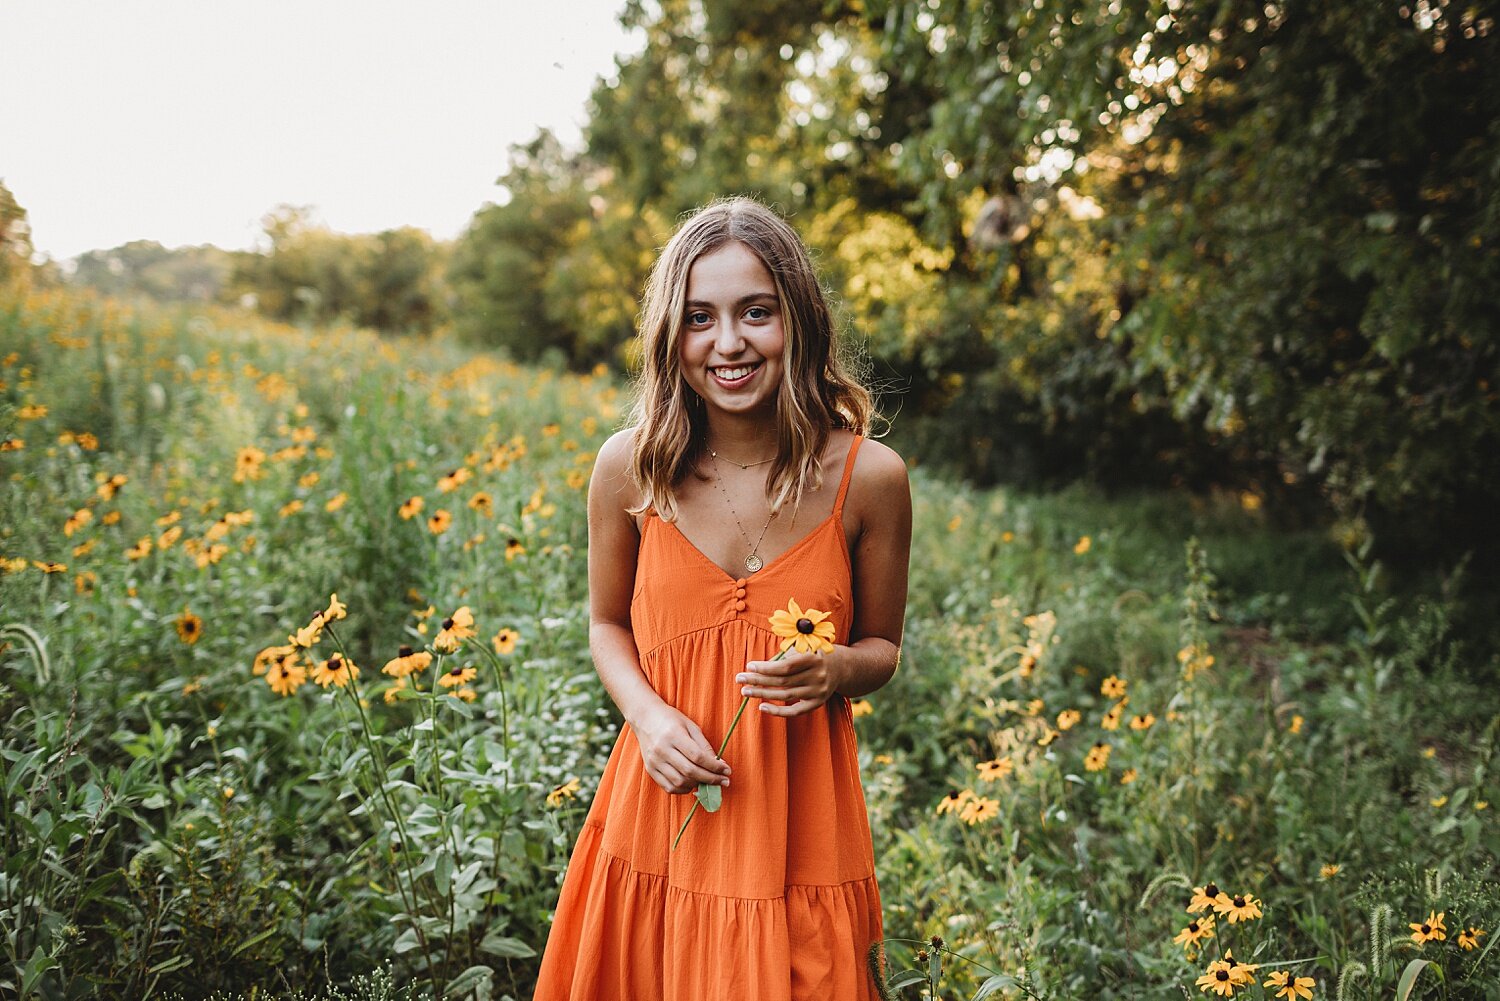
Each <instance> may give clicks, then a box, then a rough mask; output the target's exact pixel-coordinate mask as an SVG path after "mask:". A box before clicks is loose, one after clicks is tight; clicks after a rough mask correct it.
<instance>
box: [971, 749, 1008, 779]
mask: <svg viewBox="0 0 1500 1001" xmlns="http://www.w3.org/2000/svg"><path fill="white" fill-rule="evenodd" d="M978 767H979V777H980V778H981V779H983V780H984V781H986V782H999V781H1000V780H1001V779H1003V778H1005V777H1006V776H1008V775H1009V774H1010V773H1011V772H1013V771H1015V770H1016V763H1015V762H1014V761H1012V760H1011V759H1010V756H1009V755H1006V756H1005V757H1000V758H995V759H994V760H993V761H981V762H980V763H979V766H978Z"/></svg>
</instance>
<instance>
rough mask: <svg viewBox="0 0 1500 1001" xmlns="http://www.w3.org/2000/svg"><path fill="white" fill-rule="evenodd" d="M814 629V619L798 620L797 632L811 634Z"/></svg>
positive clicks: (804, 634)
mask: <svg viewBox="0 0 1500 1001" xmlns="http://www.w3.org/2000/svg"><path fill="white" fill-rule="evenodd" d="M813 629H814V626H813V621H812V619H798V620H797V632H799V633H801V634H802V635H803V636H807V635H809V634H810V633H811V632H812V631H813Z"/></svg>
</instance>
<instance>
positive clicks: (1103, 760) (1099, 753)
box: [1083, 742, 1110, 772]
mask: <svg viewBox="0 0 1500 1001" xmlns="http://www.w3.org/2000/svg"><path fill="white" fill-rule="evenodd" d="M1109 751H1110V747H1109V745H1108V744H1105V743H1103V742H1100V743H1098V744H1095V745H1094V746H1093V747H1091V748H1089V753H1088V754H1086V755H1085V756H1084V758H1083V767H1084V768H1087V769H1088V770H1089V771H1091V772H1102V771H1104V769H1105V768H1107V767H1109Z"/></svg>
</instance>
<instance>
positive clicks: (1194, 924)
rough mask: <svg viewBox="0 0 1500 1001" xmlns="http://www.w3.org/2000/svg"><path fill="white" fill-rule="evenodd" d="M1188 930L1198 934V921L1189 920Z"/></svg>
mask: <svg viewBox="0 0 1500 1001" xmlns="http://www.w3.org/2000/svg"><path fill="white" fill-rule="evenodd" d="M1188 932H1189V933H1191V934H1194V935H1196V934H1198V922H1196V921H1189V922H1188Z"/></svg>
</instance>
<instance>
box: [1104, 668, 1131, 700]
mask: <svg viewBox="0 0 1500 1001" xmlns="http://www.w3.org/2000/svg"><path fill="white" fill-rule="evenodd" d="M1126 687H1127V683H1126V681H1125V679H1124V678H1121V677H1117V676H1116V675H1113V674H1111V675H1110V676H1109V677H1107V678H1105V679H1104V681H1103V682H1102V683H1101V684H1100V685H1099V694H1100V695H1103V696H1104V697H1105V698H1106V699H1123V698H1124V697H1125V689H1126Z"/></svg>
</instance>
